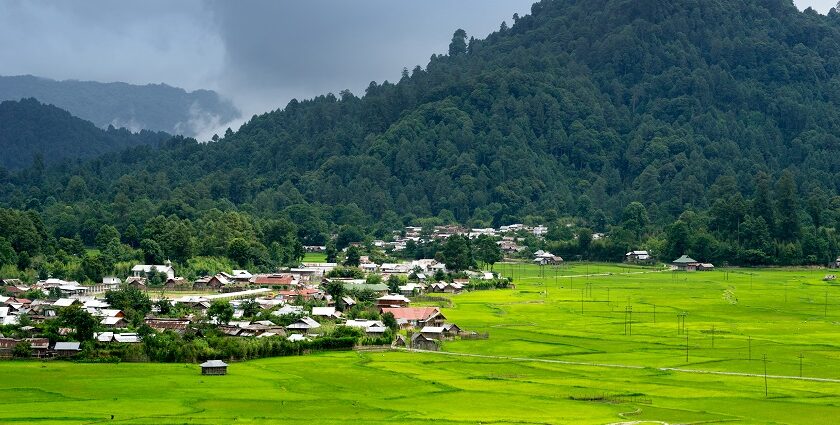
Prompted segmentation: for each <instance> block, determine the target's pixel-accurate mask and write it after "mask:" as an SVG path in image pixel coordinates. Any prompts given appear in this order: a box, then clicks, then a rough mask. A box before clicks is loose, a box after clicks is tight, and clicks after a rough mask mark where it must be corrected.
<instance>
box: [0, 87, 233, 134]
mask: <svg viewBox="0 0 840 425" xmlns="http://www.w3.org/2000/svg"><path fill="white" fill-rule="evenodd" d="M30 97H34V98H36V99H38V100H39V101H41V102H43V103H47V104H53V105H55V106H58V107H59V108H62V109H65V110H67V111H69V112H70V113H71V114H73V115H75V116H77V117H80V118H83V119H86V120H88V121H91V122H92V123H94V124H96V126H98V127H100V128H106V127H108V126H109V125H113V126H114V127H117V128H119V127H125V128H127V129H129V130H132V131H135V132H136V131H139V130H142V129H145V130H153V131H165V132H167V133H171V134H183V135H185V136H196V135H197V134H199V133H200V132H201V131H202V130H204V129H206V128H212V127H216V126H218V125H222V124H225V123H227V122H230V121H231V120H233V119H236V118H238V117H239V110H238V109H236V107H235V106H234V105H233V104H232V103H231V102H230V101H228V100H226V99H223V98H221V97H220V96H219V95H218V94H217V93H216V92H214V91H211V90H196V91H193V92H187V91H185V90H183V89H180V88H177V87H170V86H167V85H166V84H147V85H144V86H139V85H132V84H127V83H99V82H94V81H75V80H66V81H55V80H50V79H47V78H40V77H34V76H31V75H23V76H15V77H0V101H2V100H20V99H22V98H30Z"/></svg>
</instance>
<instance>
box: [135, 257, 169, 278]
mask: <svg viewBox="0 0 840 425" xmlns="http://www.w3.org/2000/svg"><path fill="white" fill-rule="evenodd" d="M152 272H155V273H164V274H166V278H167V279H172V278H174V277H175V269H173V268H172V262H171V261H168V260H167V261H166V264H162V265H161V264H157V265H155V264H138V265H136V266H134V267H132V268H131V276H132V277H145V278H148V277H149V275H151V274H152Z"/></svg>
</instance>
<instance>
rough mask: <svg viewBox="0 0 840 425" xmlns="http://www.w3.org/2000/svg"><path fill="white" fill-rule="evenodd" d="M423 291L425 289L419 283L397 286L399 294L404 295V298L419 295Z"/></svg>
mask: <svg viewBox="0 0 840 425" xmlns="http://www.w3.org/2000/svg"><path fill="white" fill-rule="evenodd" d="M424 289H425V287H424V286H423V285H421V284H419V283H413V282H409V283H406V284H405V285H400V286H399V290H400V294H402V295H405V296H411V295H417V294H420V293H421V292H423V290H424Z"/></svg>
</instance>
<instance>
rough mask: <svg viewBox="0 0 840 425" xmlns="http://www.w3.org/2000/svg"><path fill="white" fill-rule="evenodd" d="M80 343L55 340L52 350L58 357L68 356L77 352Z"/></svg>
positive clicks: (79, 349)
mask: <svg viewBox="0 0 840 425" xmlns="http://www.w3.org/2000/svg"><path fill="white" fill-rule="evenodd" d="M81 345H82V343H81V342H75V341H73V342H56V343H55V346H53V351H54V352H55V355H56V356H58V357H70V356H75V355H76V354H79V352H80V351H82V350H81V348H79V347H80V346H81Z"/></svg>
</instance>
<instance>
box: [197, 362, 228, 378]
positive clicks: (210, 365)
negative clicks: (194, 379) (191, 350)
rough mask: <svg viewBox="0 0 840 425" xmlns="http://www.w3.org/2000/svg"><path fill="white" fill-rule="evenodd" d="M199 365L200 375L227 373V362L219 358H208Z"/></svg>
mask: <svg viewBox="0 0 840 425" xmlns="http://www.w3.org/2000/svg"><path fill="white" fill-rule="evenodd" d="M200 366H201V374H202V375H227V368H228V364H227V363H225V362H223V361H221V360H208V361H206V362H204V363H202V364H201V365H200Z"/></svg>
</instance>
